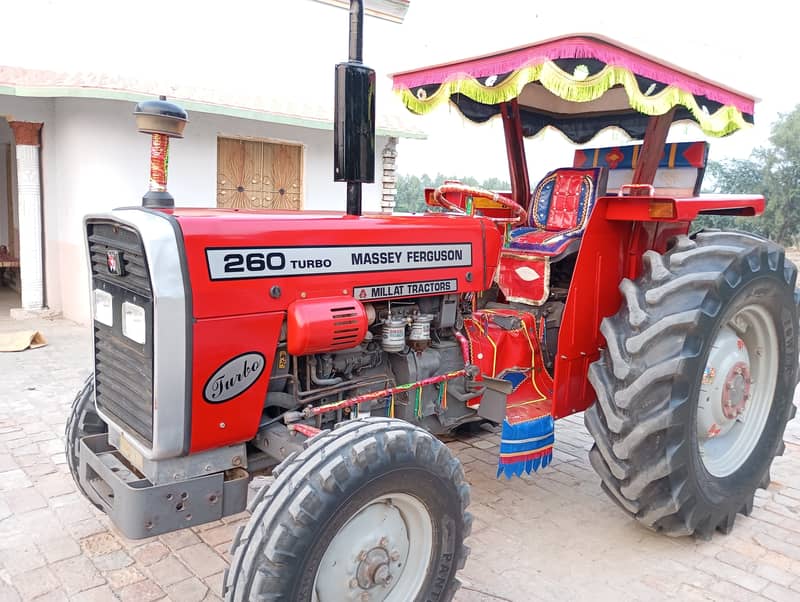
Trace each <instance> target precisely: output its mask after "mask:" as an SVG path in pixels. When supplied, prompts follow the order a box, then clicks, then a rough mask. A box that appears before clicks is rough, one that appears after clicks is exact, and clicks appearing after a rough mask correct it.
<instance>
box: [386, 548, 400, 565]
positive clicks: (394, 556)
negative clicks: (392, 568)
mask: <svg viewBox="0 0 800 602" xmlns="http://www.w3.org/2000/svg"><path fill="white" fill-rule="evenodd" d="M389 558H391V559H392V560H394V561H395V562H397V561H398V560H400V552H398V551H397V550H395V551H394V552H392V554H391V555H390V556H389Z"/></svg>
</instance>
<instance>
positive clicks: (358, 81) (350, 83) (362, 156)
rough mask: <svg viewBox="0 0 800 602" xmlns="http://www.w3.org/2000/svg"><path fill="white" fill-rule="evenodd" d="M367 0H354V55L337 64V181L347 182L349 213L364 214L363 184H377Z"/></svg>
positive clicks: (373, 90)
mask: <svg viewBox="0 0 800 602" xmlns="http://www.w3.org/2000/svg"><path fill="white" fill-rule="evenodd" d="M363 22H364V2H363V0H350V53H349V54H350V56H349V60H348V62H346V63H339V64H338V65H336V99H335V106H334V112H335V116H334V121H333V140H334V147H333V179H334V181H336V182H347V214H348V215H361V184H362V183H364V182H366V183H372V182H374V181H375V71H374V70H373V69H370V68H369V67H365V66H364V65H363V64H362V62H361V59H362V49H363Z"/></svg>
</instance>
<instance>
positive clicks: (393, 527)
mask: <svg viewBox="0 0 800 602" xmlns="http://www.w3.org/2000/svg"><path fill="white" fill-rule="evenodd" d="M275 473H276V474H277V477H276V480H275V482H274V483H272V484H271V485H268V486H267V487H265V488H264V489H262V490H261V491H260V492H259V494H258V495H257V496H256V498H255V500H254V501H253V503H252V505H251V508H252V516H251V518H250V521H249V522H248V523H247V525H245V526H244V527H243V528H242V529H241V530H240V532H239V533H237V535H236V537H235V538H234V542H233V546H232V549H231V555H232V556H233V560H232V563H231V567H230V569H229V571H228V572H227V574H226V576H225V598H226V600H237V601H239V600H242V601H243V600H250V599H259V600H261V599H265V600H266V599H269V600H286V601H290V602H296V601H298V602H299V601H303V602H306V601H313V602H346V601H353V602H361V601H366V600H369V601H386V602H409V601H413V600H426V601H427V600H432V601H441V600H451V599H452V597H453V594H454V593H455V591H456V588H457V586H458V581H457V580H456V578H455V574H456V571H457V570H459V569H460V568H463V566H464V562H465V560H466V556H467V548H466V547H465V546H464V545H463V540H464V538H465V537H466V536H467V535H469V530H470V525H471V517H470V516H469V514H467V513H466V507H467V505H468V503H469V487H468V485H467V484H466V483H465V482H464V473H463V470H462V468H461V465H460V463H459V462H458V460H456V459H455V458H453V456H452V455H451V454H450V451H449V450H448V449H447V447H445V446H444V445H443V444H442V443H441V442H440V441H438V440H437V439H436V438H434V437H433V436H432V435H430V434H429V433H428V432H426V431H424V430H422V429H419V428H417V427H414V426H412V425H410V424H408V423H406V422H403V421H400V420H393V419H384V418H369V419H366V420H355V421H351V422H347V423H343V424H341V425H337V428H336V429H335V430H333V431H332V432H323V433H321V434H319V435H317V436H316V437H313V438H312V439H310V440H309V441H308V442H307V446H306V449H304V450H303V451H302V452H301V453H299V454H297V455H293V456H290V457H289V458H287V459H286V460H285V461H284V462H283V463H282V464H281V466H279V467H278V468H277V469H276V471H275Z"/></svg>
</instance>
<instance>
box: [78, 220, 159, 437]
mask: <svg viewBox="0 0 800 602" xmlns="http://www.w3.org/2000/svg"><path fill="white" fill-rule="evenodd" d="M87 230H88V231H87V235H88V238H89V255H90V258H91V270H92V286H93V288H94V289H101V290H104V291H105V292H107V293H109V294H110V295H111V297H112V300H113V301H112V308H113V317H114V318H113V325H112V326H107V325H105V324H102V323H100V322H98V321H97V320H95V322H94V361H95V366H94V369H95V384H96V391H95V395H96V399H97V407H98V409H100V410H101V411H102V412H103V413H105V414H106V415H107V416H108V417H109V418H111V419H112V420H113V421H114V422H115V423H116V424H117V425H118V426H119V427H121V428H123V429H124V430H125V431H126V432H129V433H130V434H133V435H135V436H137V437H138V438H139V439H141V440H142V441H143V442H144V443H146V444H147V445H148V446H151V447H152V444H153V294H152V287H151V284H150V277H149V274H148V271H147V261H146V258H145V254H144V247H143V245H142V241H141V238H140V237H139V234H138V233H137V232H135V231H134V230H132V229H128V228H126V227H123V226H120V225H118V224H110V223H105V222H103V223H89V224H88V225H87ZM108 251H112V252H113V251H117V252H118V253H119V257H120V263H121V264H122V265H123V270H122V274H121V275H118V274H112V273H111V272H110V270H109V268H108V263H107V255H108ZM125 301H128V302H129V303H135V304H136V305H139V306H140V307H144V308H145V316H146V322H147V331H146V333H145V343H144V345H142V344H139V343H137V342H136V341H133V340H131V339H129V338H127V337H126V336H124V335H123V334H122V304H123V303H124V302H125Z"/></svg>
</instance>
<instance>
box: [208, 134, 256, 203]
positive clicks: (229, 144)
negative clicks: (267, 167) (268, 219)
mask: <svg viewBox="0 0 800 602" xmlns="http://www.w3.org/2000/svg"><path fill="white" fill-rule="evenodd" d="M261 151H262V149H261V143H260V142H255V141H250V140H232V139H230V138H220V139H219V141H218V143H217V207H232V208H236V209H249V208H253V207H259V206H260V205H261V202H262V199H261V160H262V159H261Z"/></svg>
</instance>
